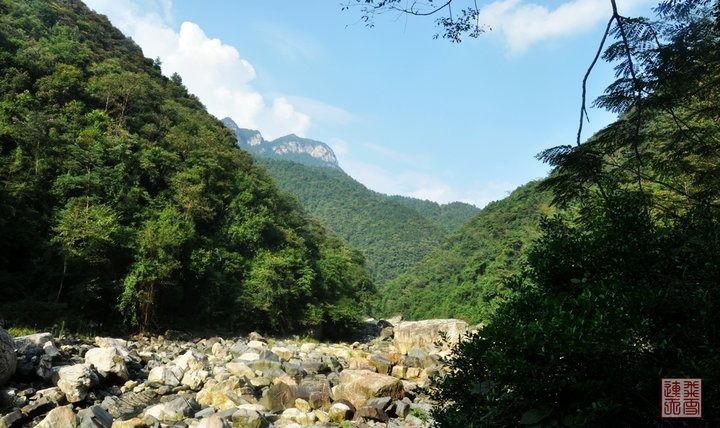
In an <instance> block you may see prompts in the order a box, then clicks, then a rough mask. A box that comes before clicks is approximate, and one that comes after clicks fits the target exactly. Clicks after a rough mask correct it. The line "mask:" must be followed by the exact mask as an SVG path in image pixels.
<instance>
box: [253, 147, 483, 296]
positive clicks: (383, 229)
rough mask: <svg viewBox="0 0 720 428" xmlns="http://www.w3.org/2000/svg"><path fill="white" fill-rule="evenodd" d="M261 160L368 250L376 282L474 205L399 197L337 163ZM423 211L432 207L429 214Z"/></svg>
mask: <svg viewBox="0 0 720 428" xmlns="http://www.w3.org/2000/svg"><path fill="white" fill-rule="evenodd" d="M260 163H261V164H262V165H264V166H265V167H267V170H268V172H269V173H270V175H272V176H273V178H274V179H275V180H276V181H277V183H278V186H279V187H280V188H281V189H283V190H285V191H287V192H290V193H292V194H293V195H295V196H297V197H298V199H299V200H300V202H301V203H302V204H303V206H304V207H305V208H306V209H307V210H308V212H309V213H310V214H312V215H313V216H315V217H317V218H318V219H320V220H321V221H322V223H323V224H324V225H326V226H327V227H328V228H329V229H331V230H332V231H333V232H335V233H336V234H337V235H339V236H340V237H342V238H343V239H345V240H346V242H348V243H349V244H351V245H352V246H353V247H355V248H358V249H359V250H361V251H362V252H363V254H364V255H365V257H366V259H367V264H368V268H369V269H370V272H371V273H372V275H373V278H374V279H375V281H376V283H377V284H384V283H385V282H387V281H388V280H390V279H392V278H394V277H396V276H397V275H399V274H400V273H402V272H405V271H406V270H408V269H409V268H410V267H412V266H413V265H415V264H416V263H417V262H419V261H420V260H421V259H422V257H423V256H424V255H425V254H427V253H428V252H429V251H430V250H431V249H432V248H433V247H434V246H436V245H438V244H439V243H440V242H441V240H442V239H443V237H444V236H445V235H446V232H445V230H446V229H448V228H450V227H451V224H457V223H459V222H461V221H462V220H461V219H462V218H463V216H467V217H465V219H467V218H469V217H470V215H472V212H473V207H472V206H466V205H465V204H449V205H443V206H439V205H437V204H434V203H433V202H429V201H417V202H413V201H412V200H410V201H402V202H400V200H399V199H398V198H395V197H388V196H386V195H383V194H380V193H376V192H373V191H371V190H368V189H367V188H366V187H365V186H363V185H362V184H360V183H358V182H357V181H355V180H353V179H352V178H351V177H350V176H348V175H347V174H345V173H344V172H342V171H341V170H337V169H334V168H327V167H313V166H308V165H301V164H299V163H295V162H289V161H281V160H275V159H261V160H260ZM408 199H409V198H408ZM468 207H469V208H468ZM418 211H422V212H423V213H430V214H429V216H428V217H430V218H428V217H425V216H424V215H422V214H421V213H420V212H418ZM434 219H436V220H434Z"/></svg>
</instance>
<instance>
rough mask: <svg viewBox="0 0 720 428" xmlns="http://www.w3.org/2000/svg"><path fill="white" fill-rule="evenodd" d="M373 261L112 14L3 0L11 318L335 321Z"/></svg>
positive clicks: (135, 322) (348, 309) (1, 232)
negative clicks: (283, 182) (320, 217)
mask: <svg viewBox="0 0 720 428" xmlns="http://www.w3.org/2000/svg"><path fill="white" fill-rule="evenodd" d="M363 264H364V261H363V257H362V256H361V255H360V254H359V253H358V252H356V251H354V250H350V249H349V248H347V247H346V246H345V245H344V244H342V243H341V242H340V240H339V239H338V238H335V237H333V236H330V235H329V234H328V233H327V232H326V231H325V230H324V229H323V227H321V226H320V225H319V224H318V223H317V222H314V221H310V220H309V219H308V217H307V216H306V214H305V213H304V211H302V210H301V209H300V207H299V205H298V204H297V202H296V200H295V199H293V198H291V197H289V196H286V195H284V194H282V193H280V192H279V191H278V189H277V188H276V186H275V184H274V183H273V181H272V180H271V178H270V177H269V176H268V175H267V173H266V172H265V171H264V170H263V169H262V168H260V167H258V166H256V165H255V164H254V162H253V160H252V159H251V157H250V155H249V154H247V153H246V152H243V151H242V150H240V149H238V148H237V147H236V145H235V138H234V136H233V135H232V134H231V133H230V132H228V131H227V130H226V129H225V128H224V127H223V125H222V124H221V123H220V122H219V121H218V120H216V119H215V118H213V117H212V116H210V115H209V114H207V113H206V111H205V109H204V107H203V106H202V105H201V104H200V102H199V101H198V100H197V99H196V98H195V97H193V96H192V95H188V93H187V91H186V89H185V88H184V87H183V86H182V84H181V81H180V79H179V78H178V77H177V76H174V78H173V79H167V78H165V77H163V76H162V75H161V74H160V64H159V62H158V61H155V62H153V61H152V60H148V59H146V58H144V57H143V55H142V52H141V50H140V49H139V48H138V47H137V46H136V45H135V44H134V43H133V42H132V41H131V40H129V39H127V38H125V37H124V36H123V35H122V34H121V33H120V32H119V31H118V30H116V29H114V28H113V27H112V26H111V25H110V24H109V22H108V21H107V19H106V18H104V17H102V16H99V15H97V14H95V13H93V12H91V11H90V10H89V9H87V8H86V7H85V6H84V5H83V4H82V3H81V2H80V1H79V0H68V1H60V0H54V1H48V0H32V1H20V0H0V295H2V300H0V311H1V313H2V316H3V317H5V318H6V319H8V320H10V321H14V322H18V323H20V322H25V323H29V324H38V325H43V324H45V325H47V324H49V323H51V322H54V321H57V320H59V319H60V318H62V317H71V316H74V317H76V318H82V319H83V320H84V321H94V322H96V323H105V324H106V325H113V324H117V323H118V322H119V321H120V320H124V321H125V322H126V323H127V325H128V326H132V327H140V328H151V327H163V326H169V325H173V326H181V327H182V326H186V327H187V326H191V327H194V328H199V327H202V326H221V327H222V328H223V329H225V330H231V329H262V330H273V331H280V332H290V331H307V330H309V329H322V328H324V330H325V331H326V332H328V333H333V332H339V331H340V330H341V329H342V328H348V327H350V326H351V325H352V324H353V323H354V322H355V321H357V320H358V319H359V317H360V316H361V315H363V314H364V312H365V307H364V306H363V302H364V301H365V300H366V299H367V298H368V296H369V294H370V293H371V292H372V290H373V286H372V283H371V281H370V278H369V276H368V274H367V272H366V271H365V269H364V267H363Z"/></svg>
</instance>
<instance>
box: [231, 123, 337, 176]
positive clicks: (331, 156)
mask: <svg viewBox="0 0 720 428" xmlns="http://www.w3.org/2000/svg"><path fill="white" fill-rule="evenodd" d="M222 122H223V124H225V126H226V127H227V128H228V129H230V130H231V131H233V132H234V133H235V137H236V138H237V142H238V146H240V147H242V148H243V149H245V150H247V151H249V152H250V153H252V154H254V155H256V156H260V157H269V158H274V159H283V160H290V161H293V162H297V163H301V164H304V165H310V166H324V167H329V168H335V169H340V165H339V164H338V160H337V157H336V156H335V152H333V150H332V149H331V148H330V146H328V145H327V144H325V143H323V142H321V141H316V140H311V139H309V138H303V137H299V136H297V135H295V134H289V135H285V136H284V137H280V138H277V139H275V140H272V141H267V140H266V139H264V138H263V136H262V134H261V133H260V131H256V130H254V129H246V128H240V127H239V126H238V125H237V124H236V123H235V122H234V121H233V120H232V119H231V118H229V117H226V118H225V119H223V120H222Z"/></svg>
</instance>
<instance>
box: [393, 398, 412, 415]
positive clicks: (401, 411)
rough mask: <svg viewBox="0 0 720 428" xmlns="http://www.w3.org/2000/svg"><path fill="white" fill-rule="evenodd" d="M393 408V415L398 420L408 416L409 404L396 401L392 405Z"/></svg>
mask: <svg viewBox="0 0 720 428" xmlns="http://www.w3.org/2000/svg"><path fill="white" fill-rule="evenodd" d="M394 407H395V415H396V416H397V417H399V418H405V417H406V416H407V415H408V414H410V403H406V402H405V401H400V400H398V401H396V402H395V403H394Z"/></svg>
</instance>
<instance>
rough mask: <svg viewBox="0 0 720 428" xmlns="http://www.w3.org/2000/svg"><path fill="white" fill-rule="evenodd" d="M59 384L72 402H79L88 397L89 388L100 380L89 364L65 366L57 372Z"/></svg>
mask: <svg viewBox="0 0 720 428" xmlns="http://www.w3.org/2000/svg"><path fill="white" fill-rule="evenodd" d="M57 376H58V381H57V386H58V388H60V390H61V391H62V392H64V393H65V397H66V398H67V400H68V402H70V403H77V402H79V401H82V400H84V399H85V397H87V394H88V390H89V389H90V388H92V387H94V386H96V385H97V384H98V382H99V380H98V377H97V375H96V374H95V372H94V371H92V369H91V368H90V365H88V364H75V365H73V366H65V367H62V368H60V370H58V372H57Z"/></svg>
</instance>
